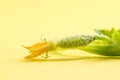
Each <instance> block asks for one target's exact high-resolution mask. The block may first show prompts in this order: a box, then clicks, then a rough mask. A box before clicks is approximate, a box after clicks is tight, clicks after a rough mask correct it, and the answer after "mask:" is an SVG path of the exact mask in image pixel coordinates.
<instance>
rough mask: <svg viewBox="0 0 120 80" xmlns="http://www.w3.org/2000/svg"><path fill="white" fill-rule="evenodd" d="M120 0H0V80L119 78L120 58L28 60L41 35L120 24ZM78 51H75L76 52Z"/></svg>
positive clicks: (52, 36)
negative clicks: (25, 59)
mask: <svg viewBox="0 0 120 80" xmlns="http://www.w3.org/2000/svg"><path fill="white" fill-rule="evenodd" d="M119 3H120V1H119V0H0V80H120V77H119V74H120V59H111V58H110V59H108V58H107V59H106V58H99V57H97V58H96V57H92V58H89V57H84V58H79V59H76V60H75V59H74V60H61V61H60V60H57V61H55V60H50V61H40V60H36V61H24V59H23V58H24V56H25V55H27V51H26V50H25V49H24V48H22V47H21V45H30V44H33V43H36V42H39V41H40V39H41V37H42V38H47V39H53V40H57V39H60V38H62V37H66V36H72V35H80V34H94V31H93V30H94V29H101V28H106V29H109V28H111V27H116V28H119V27H120V25H119V24H120V4H119ZM74 53H76V52H74Z"/></svg>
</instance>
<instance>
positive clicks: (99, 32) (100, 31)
mask: <svg viewBox="0 0 120 80" xmlns="http://www.w3.org/2000/svg"><path fill="white" fill-rule="evenodd" d="M95 31H96V32H97V33H98V34H99V35H105V36H107V37H110V38H111V37H112V33H113V31H114V28H112V29H111V30H105V29H102V30H95Z"/></svg>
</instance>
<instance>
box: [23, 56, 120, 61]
mask: <svg viewBox="0 0 120 80" xmlns="http://www.w3.org/2000/svg"><path fill="white" fill-rule="evenodd" d="M74 60H94V61H108V60H120V56H117V57H101V56H100V57H76V58H61V59H25V60H24V61H26V62H52V61H74Z"/></svg>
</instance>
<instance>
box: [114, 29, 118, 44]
mask: <svg viewBox="0 0 120 80" xmlns="http://www.w3.org/2000/svg"><path fill="white" fill-rule="evenodd" d="M112 40H113V42H116V43H117V44H120V32H119V31H118V30H115V29H114V31H113V33H112Z"/></svg>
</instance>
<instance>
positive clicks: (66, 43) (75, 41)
mask: <svg viewBox="0 0 120 80" xmlns="http://www.w3.org/2000/svg"><path fill="white" fill-rule="evenodd" d="M94 40H95V37H94V36H89V35H81V36H73V37H68V38H64V39H62V40H59V41H58V42H57V47H60V48H76V47H79V46H86V45H87V44H89V43H91V42H92V41H94Z"/></svg>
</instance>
